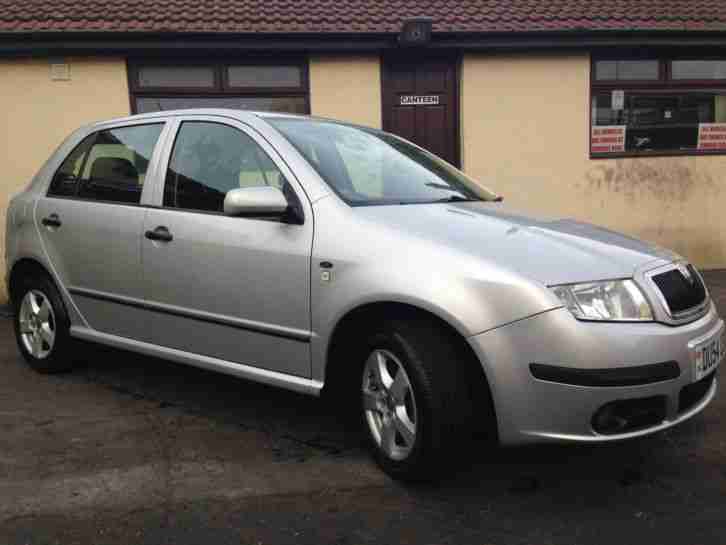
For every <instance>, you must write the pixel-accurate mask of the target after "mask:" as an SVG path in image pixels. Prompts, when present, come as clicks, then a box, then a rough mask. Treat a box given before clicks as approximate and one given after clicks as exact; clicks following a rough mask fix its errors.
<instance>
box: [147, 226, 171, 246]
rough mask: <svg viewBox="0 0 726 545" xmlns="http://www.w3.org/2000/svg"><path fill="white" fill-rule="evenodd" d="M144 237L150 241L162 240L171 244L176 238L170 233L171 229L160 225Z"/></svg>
mask: <svg viewBox="0 0 726 545" xmlns="http://www.w3.org/2000/svg"><path fill="white" fill-rule="evenodd" d="M144 236H145V237H146V238H148V239H149V240H160V241H162V242H171V241H172V240H173V239H174V237H173V236H172V235H171V233H170V232H169V229H167V228H166V227H164V226H163V225H159V227H157V228H156V229H154V230H153V231H146V233H144Z"/></svg>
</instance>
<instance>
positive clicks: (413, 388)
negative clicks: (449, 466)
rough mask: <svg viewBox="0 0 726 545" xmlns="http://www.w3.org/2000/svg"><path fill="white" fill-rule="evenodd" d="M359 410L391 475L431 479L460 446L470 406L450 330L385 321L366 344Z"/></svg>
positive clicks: (414, 321) (415, 320)
mask: <svg viewBox="0 0 726 545" xmlns="http://www.w3.org/2000/svg"><path fill="white" fill-rule="evenodd" d="M363 353H364V354H365V355H364V358H365V359H364V361H363V363H362V366H361V367H362V373H361V381H360V383H359V384H360V396H361V403H360V407H361V415H362V422H363V427H364V430H365V433H366V435H367V437H368V440H369V443H370V447H371V449H372V452H373V455H374V458H375V459H376V461H377V463H378V464H379V465H380V466H381V468H382V469H383V470H384V471H385V472H386V473H388V474H389V475H390V476H392V477H394V478H396V479H401V480H429V479H432V478H435V477H437V476H438V475H439V474H440V472H441V469H442V468H443V467H445V466H446V464H445V463H444V462H445V460H444V459H445V458H446V457H448V456H449V454H451V453H454V452H460V447H461V443H462V442H463V441H465V440H466V438H467V437H466V432H465V431H464V430H465V429H466V428H467V422H468V418H469V415H470V414H471V412H470V411H471V405H470V403H469V395H468V389H467V385H466V382H465V379H464V372H463V364H464V362H463V361H461V352H460V350H457V345H456V342H455V339H454V338H453V335H452V334H450V333H449V332H447V331H443V330H442V329H441V327H440V326H439V325H438V324H436V323H434V322H432V321H429V320H427V319H425V318H419V317H407V318H405V319H404V318H401V319H395V320H388V321H384V322H383V323H380V324H378V325H376V326H375V331H374V332H372V334H371V335H370V336H369V338H368V339H367V340H366V341H365V343H364V351H363Z"/></svg>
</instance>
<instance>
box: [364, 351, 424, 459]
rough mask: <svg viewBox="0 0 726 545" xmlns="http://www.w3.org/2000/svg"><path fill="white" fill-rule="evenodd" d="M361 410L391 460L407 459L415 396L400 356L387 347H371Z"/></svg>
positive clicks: (414, 428) (412, 436)
mask: <svg viewBox="0 0 726 545" xmlns="http://www.w3.org/2000/svg"><path fill="white" fill-rule="evenodd" d="M362 394H363V410H364V412H365V418H366V422H367V423H368V428H369V431H370V433H371V435H372V437H373V439H374V441H375V443H376V445H378V447H379V448H380V449H381V450H382V451H383V452H384V453H385V454H386V456H388V457H389V458H391V459H392V460H396V461H401V460H404V459H406V458H407V457H408V456H409V455H410V454H411V451H412V450H413V447H414V445H415V443H416V432H417V424H418V422H417V420H418V414H417V410H416V399H415V396H414V392H413V387H412V385H411V381H410V379H409V377H408V374H407V373H406V370H405V369H404V367H403V364H402V363H401V362H400V361H399V359H398V358H397V357H396V356H395V355H394V354H392V353H391V352H389V351H388V350H380V349H377V350H374V351H373V352H372V353H371V354H370V356H368V359H367V360H366V363H365V367H364V371H363V385H362Z"/></svg>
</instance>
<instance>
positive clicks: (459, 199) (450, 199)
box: [432, 195, 481, 202]
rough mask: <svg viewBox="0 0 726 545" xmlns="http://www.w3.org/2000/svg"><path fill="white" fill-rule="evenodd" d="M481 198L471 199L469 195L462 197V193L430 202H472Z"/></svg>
mask: <svg viewBox="0 0 726 545" xmlns="http://www.w3.org/2000/svg"><path fill="white" fill-rule="evenodd" d="M480 200H481V199H473V198H471V197H464V196H463V195H449V196H448V197H444V198H443V199H437V200H435V201H432V202H473V201H480Z"/></svg>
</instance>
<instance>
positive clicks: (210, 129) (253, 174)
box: [164, 122, 287, 212]
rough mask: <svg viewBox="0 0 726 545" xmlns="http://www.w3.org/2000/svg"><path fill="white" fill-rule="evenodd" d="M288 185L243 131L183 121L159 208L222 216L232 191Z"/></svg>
mask: <svg viewBox="0 0 726 545" xmlns="http://www.w3.org/2000/svg"><path fill="white" fill-rule="evenodd" d="M267 185H272V186H275V187H278V188H280V189H282V190H283V192H285V191H286V189H287V188H286V187H285V186H286V185H287V182H286V181H285V178H284V177H283V175H282V173H281V172H280V171H279V170H278V169H277V167H276V166H275V164H274V163H273V162H272V160H271V159H270V158H269V157H268V156H267V154H266V153H265V152H264V151H263V150H262V148H260V147H259V146H258V145H257V143H255V141H254V140H252V138H250V137H249V136H247V135H246V134H244V133H243V132H241V131H239V130H237V129H235V128H233V127H230V126H228V125H222V124H220V123H205V122H185V123H183V124H182V126H181V129H179V134H178V135H177V138H176V142H175V143H174V150H173V152H172V157H171V161H170V164H169V169H168V171H167V174H166V182H165V185H164V206H167V207H171V208H185V209H188V210H202V211H207V212H222V211H223V209H224V197H225V195H226V194H227V192H228V191H230V190H231V189H235V188H239V187H256V186H267Z"/></svg>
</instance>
